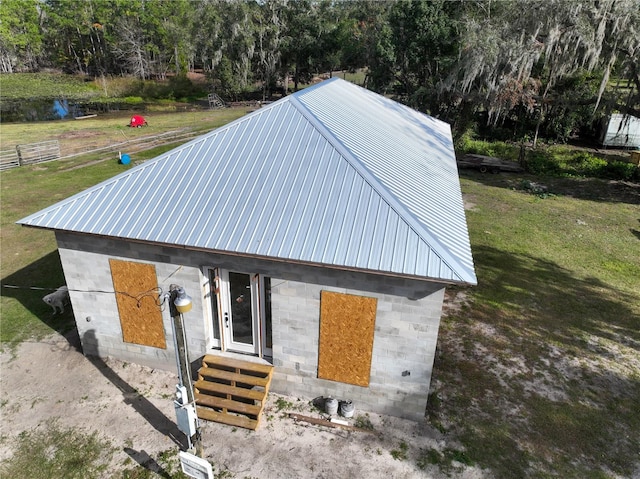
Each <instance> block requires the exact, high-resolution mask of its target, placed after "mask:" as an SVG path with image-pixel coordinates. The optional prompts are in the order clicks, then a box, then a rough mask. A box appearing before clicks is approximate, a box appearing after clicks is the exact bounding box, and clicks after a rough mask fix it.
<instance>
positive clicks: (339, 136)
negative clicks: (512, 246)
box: [18, 79, 476, 284]
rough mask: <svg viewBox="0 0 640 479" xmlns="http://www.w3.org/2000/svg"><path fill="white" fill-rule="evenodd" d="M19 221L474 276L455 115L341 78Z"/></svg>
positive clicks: (447, 276)
mask: <svg viewBox="0 0 640 479" xmlns="http://www.w3.org/2000/svg"><path fill="white" fill-rule="evenodd" d="M18 223H20V224H23V225H26V226H34V227H40V228H48V229H53V230H65V231H73V232H79V233H87V234H97V235H104V236H113V237H117V238H123V239H136V240H142V241H148V242H153V243H161V244H169V245H180V246H186V247H193V248H199V249H209V250H215V251H221V252H224V251H227V252H233V253H234V254H243V255H251V256H259V257H271V258H277V259H281V260H286V261H296V262H304V263H309V264H316V265H330V266H333V267H339V268H346V269H361V270H369V271H372V272H381V273H387V274H397V275H406V276H412V277H422V278H429V279H434V280H440V281H447V282H449V281H450V282H462V283H471V284H475V283H476V277H475V272H474V268H473V260H472V257H471V249H470V245H469V237H468V232H467V225H466V220H465V216H464V209H463V204H462V195H461V192H460V184H459V180H458V172H457V167H456V163H455V154H454V150H453V143H452V140H451V132H450V129H449V126H448V125H447V124H445V123H443V122H441V121H439V120H436V119H434V118H431V117H428V116H426V115H423V114H421V113H418V112H416V111H414V110H411V109H410V108H407V107H405V106H403V105H400V104H398V103H396V102H393V101H391V100H389V99H386V98H384V97H382V96H380V95H377V94H375V93H372V92H369V91H367V90H365V89H363V88H360V87H358V86H355V85H353V84H351V83H348V82H345V81H343V80H339V79H332V80H328V81H325V82H322V83H320V84H318V85H316V86H314V87H311V88H308V89H306V90H303V91H300V92H298V93H296V94H294V95H291V96H288V97H285V98H283V99H282V100H280V101H278V102H275V103H273V104H271V105H269V106H267V107H265V108H262V109H260V110H257V111H255V112H253V113H251V114H249V115H247V116H245V117H243V118H241V119H239V120H236V121H235V122H232V123H230V124H228V125H226V126H224V127H221V128H219V129H217V130H214V131H212V132H210V133H208V134H205V135H203V136H201V137H199V138H196V139H195V140H192V141H191V142H189V143H187V144H184V145H182V146H180V147H178V148H175V149H173V150H171V151H169V152H167V153H165V154H163V155H160V156H159V157H157V158H155V159H153V160H150V161H147V162H145V163H144V164H142V165H139V166H137V167H134V168H131V169H130V170H128V171H127V172H124V173H122V174H120V175H117V176H115V177H114V178H111V179H110V180H107V181H104V182H102V183H100V184H98V185H96V186H94V187H92V188H89V189H87V190H85V191H83V192H81V193H78V194H77V195H75V196H72V197H71V198H68V199H66V200H63V201H61V202H59V203H57V204H55V205H53V206H51V207H49V208H46V209H44V210H42V211H40V212H38V213H35V214H33V215H31V216H28V217H26V218H24V219H22V220H20V221H19V222H18Z"/></svg>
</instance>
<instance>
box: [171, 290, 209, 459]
mask: <svg viewBox="0 0 640 479" xmlns="http://www.w3.org/2000/svg"><path fill="white" fill-rule="evenodd" d="M168 297H169V310H170V312H171V326H172V329H173V344H174V347H175V351H176V364H177V366H178V380H179V383H178V385H177V386H176V399H175V401H174V406H175V409H176V419H177V423H178V429H180V431H182V432H183V433H184V434H185V435H186V436H187V443H188V449H190V450H195V451H196V453H198V455H199V456H201V455H202V442H201V440H200V425H199V422H198V415H197V413H196V406H195V397H194V394H193V383H192V381H191V365H190V363H189V354H188V351H187V337H186V334H185V329H184V321H183V318H182V313H186V312H189V311H191V307H192V303H191V297H190V296H189V295H188V294H187V293H186V292H185V290H184V288H183V287H182V286H178V285H175V284H172V285H171V286H169V293H168Z"/></svg>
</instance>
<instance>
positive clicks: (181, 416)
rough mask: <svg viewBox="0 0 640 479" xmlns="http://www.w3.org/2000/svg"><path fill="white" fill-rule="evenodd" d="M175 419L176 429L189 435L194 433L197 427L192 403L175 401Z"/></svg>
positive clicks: (196, 418)
mask: <svg viewBox="0 0 640 479" xmlns="http://www.w3.org/2000/svg"><path fill="white" fill-rule="evenodd" d="M175 406H176V419H177V421H176V422H177V423H178V429H180V431H182V432H183V433H185V434H186V435H187V436H189V437H191V436H193V435H194V434H195V433H196V429H197V427H198V415H197V414H196V408H195V407H194V406H193V404H187V405H182V404H179V403H178V401H176V402H175Z"/></svg>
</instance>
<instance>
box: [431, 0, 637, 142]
mask: <svg viewBox="0 0 640 479" xmlns="http://www.w3.org/2000/svg"><path fill="white" fill-rule="evenodd" d="M465 8H466V10H465V12H464V15H463V27H462V28H461V30H460V31H461V33H462V39H461V42H462V48H461V50H460V58H459V61H458V62H457V64H456V67H455V68H454V69H452V71H451V72H450V73H449V75H448V77H447V80H446V81H445V82H444V83H443V88H442V91H448V92H449V93H450V92H452V91H455V92H456V94H457V97H458V98H460V104H465V103H466V104H469V103H473V104H475V105H480V106H481V107H482V108H484V109H486V110H487V111H488V112H489V115H488V117H489V120H490V121H492V122H493V123H494V124H495V123H497V122H498V121H499V120H500V118H502V117H503V116H504V115H505V114H507V113H508V107H509V102H507V103H505V102H501V101H500V99H504V98H505V97H504V95H500V94H499V93H500V92H501V91H503V90H504V89H505V88H509V85H514V84H518V85H520V86H521V88H520V90H521V91H523V92H525V91H526V92H527V96H528V95H530V94H531V93H532V91H530V90H529V88H530V86H531V85H533V86H536V85H539V86H540V90H539V94H538V95H537V98H536V100H535V106H534V108H533V109H532V111H534V113H533V114H534V115H536V116H537V118H538V122H537V126H536V131H535V138H537V136H538V131H539V130H540V127H541V126H542V124H543V123H544V122H545V121H546V119H547V118H548V113H549V112H550V111H551V109H550V105H551V102H552V100H553V98H557V97H558V96H557V95H554V94H553V89H554V87H555V86H556V85H557V84H558V82H560V81H561V80H562V79H565V78H568V77H570V76H572V75H574V74H576V73H578V72H580V71H581V70H584V71H586V72H593V71H596V70H598V69H600V70H601V71H602V72H603V73H602V77H601V78H602V80H601V84H600V89H599V92H598V94H597V96H596V100H595V102H594V111H595V109H597V108H598V105H599V103H600V99H601V97H602V95H603V94H604V92H605V88H606V85H607V82H608V79H609V75H610V72H611V71H612V69H613V68H614V67H615V66H616V65H617V64H618V65H621V66H622V65H624V68H621V69H620V72H621V73H623V74H625V75H633V73H632V72H633V70H634V65H637V61H638V60H637V52H638V45H639V44H638V42H639V40H638V38H639V35H638V31H639V25H640V23H639V17H638V15H639V14H638V2H637V0H602V1H592V0H586V1H574V2H566V1H563V0H527V1H525V0H510V1H503V2H491V1H488V0H480V1H476V2H468V3H466V4H465ZM618 55H624V56H625V59H624V60H623V61H621V62H619V63H616V59H617V57H618ZM532 77H533V78H534V81H533V82H532V81H530V79H531V78H532ZM533 93H538V92H535V91H533Z"/></svg>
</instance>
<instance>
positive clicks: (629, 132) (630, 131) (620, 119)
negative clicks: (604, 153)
mask: <svg viewBox="0 0 640 479" xmlns="http://www.w3.org/2000/svg"><path fill="white" fill-rule="evenodd" d="M600 143H602V145H603V146H609V147H615V148H640V118H637V117H635V116H631V115H623V114H621V113H614V114H612V115H611V117H610V118H609V121H608V122H606V123H605V124H604V127H603V128H602V130H601V134H600Z"/></svg>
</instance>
